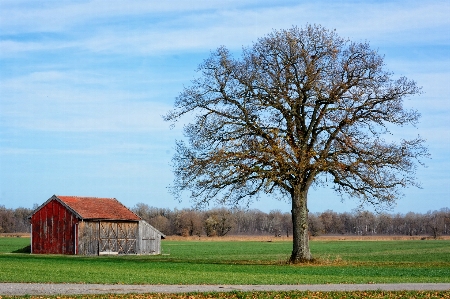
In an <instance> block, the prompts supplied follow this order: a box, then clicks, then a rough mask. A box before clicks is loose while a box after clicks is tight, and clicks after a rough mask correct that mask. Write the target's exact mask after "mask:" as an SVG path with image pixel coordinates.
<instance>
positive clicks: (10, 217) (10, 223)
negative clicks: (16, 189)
mask: <svg viewBox="0 0 450 299" xmlns="http://www.w3.org/2000/svg"><path fill="white" fill-rule="evenodd" d="M12 232H14V211H13V210H12V209H7V208H5V206H0V233H12Z"/></svg>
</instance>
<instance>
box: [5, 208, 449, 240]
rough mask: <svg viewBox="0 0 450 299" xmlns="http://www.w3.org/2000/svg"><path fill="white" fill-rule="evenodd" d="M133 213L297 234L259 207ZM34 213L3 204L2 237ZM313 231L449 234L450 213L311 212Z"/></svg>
mask: <svg viewBox="0 0 450 299" xmlns="http://www.w3.org/2000/svg"><path fill="white" fill-rule="evenodd" d="M131 210H132V211H133V212H134V213H136V214H137V215H139V216H140V217H141V218H142V219H144V220H146V221H147V222H148V223H150V224H151V225H153V226H154V227H155V228H156V229H158V230H160V231H161V232H162V233H164V234H165V235H169V236H170V235H179V236H205V235H206V236H210V237H212V236H225V235H273V236H287V237H291V236H292V220H291V217H292V216H291V214H290V213H283V212H281V211H279V210H272V211H270V212H269V213H266V212H262V211H260V210H257V209H252V210H245V209H228V208H214V209H210V210H194V209H187V208H186V209H180V210H179V209H174V210H171V209H168V208H156V207H152V206H149V205H147V204H144V203H138V204H137V205H135V206H134V207H133V208H131ZM32 213H33V209H28V208H22V207H20V208H17V209H8V208H5V206H0V233H27V232H30V223H29V219H28V217H29V216H30V215H31V214H32ZM309 231H310V234H311V235H313V236H319V235H324V234H333V235H339V234H342V235H360V236H364V235H407V236H421V235H429V236H432V237H435V238H436V237H438V236H440V235H450V209H449V208H442V209H440V210H438V211H428V212H427V213H424V214H423V213H413V212H409V213H406V214H400V213H396V214H389V213H372V212H369V211H353V212H344V213H337V212H334V211H331V210H327V211H324V212H319V213H310V214H309Z"/></svg>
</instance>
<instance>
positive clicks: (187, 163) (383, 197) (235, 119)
mask: <svg viewBox="0 0 450 299" xmlns="http://www.w3.org/2000/svg"><path fill="white" fill-rule="evenodd" d="M199 72H200V76H199V77H198V78H197V79H195V80H194V81H193V82H192V85H191V86H189V87H186V88H185V89H184V91H183V92H181V94H180V95H179V96H178V97H177V99H176V102H175V109H174V110H172V111H170V112H169V113H168V114H167V115H166V116H165V120H167V121H172V122H176V121H178V120H179V119H180V118H181V117H182V116H183V115H185V114H191V113H192V114H194V117H195V120H194V121H193V123H190V124H188V125H186V126H185V128H184V132H185V136H186V137H187V139H188V143H185V142H183V141H178V142H177V143H176V154H175V156H174V158H173V162H174V172H175V181H174V185H173V186H172V190H173V191H174V193H175V194H176V195H177V196H178V195H179V193H180V192H182V191H185V190H189V191H190V192H191V198H192V199H193V201H194V202H195V203H196V204H197V205H200V206H204V205H207V204H208V203H209V202H210V201H211V200H212V199H215V200H217V201H218V202H219V204H224V203H227V204H231V205H237V204H243V203H245V202H247V203H248V201H249V200H253V199H252V198H254V197H255V196H257V195H258V194H260V193H261V192H265V193H272V194H278V195H281V196H285V197H287V198H289V199H290V201H291V203H292V210H291V212H292V222H293V250H292V254H291V258H290V260H291V262H292V263H297V262H303V261H310V260H312V259H313V257H312V255H311V252H310V249H309V239H308V208H307V198H308V190H309V188H310V187H311V186H312V185H313V184H316V185H324V184H326V183H330V184H332V187H333V188H334V190H336V191H337V192H338V193H339V194H341V195H342V196H345V195H349V196H352V197H358V198H360V199H361V203H362V204H367V203H370V204H374V205H376V206H377V205H390V204H392V203H393V202H394V201H395V199H396V198H397V197H398V196H400V195H401V188H402V187H405V186H408V185H416V183H415V168H416V163H415V162H417V161H418V158H420V157H422V156H424V155H427V151H426V148H425V147H424V145H423V143H424V141H423V140H422V139H421V138H420V137H417V138H414V139H412V140H401V141H399V142H396V141H387V140H385V139H383V138H382V137H383V135H384V134H385V133H389V130H388V128H390V127H392V126H393V125H398V126H403V125H408V124H410V125H415V124H416V123H417V121H418V118H419V114H418V113H417V112H416V111H415V110H406V109H404V108H403V100H404V98H405V97H408V96H411V95H414V94H417V93H419V92H420V88H418V87H417V86H416V83H415V82H414V81H410V80H408V79H407V78H404V77H401V78H398V79H393V78H392V73H390V72H388V71H386V70H385V69H384V63H383V57H382V56H380V55H379V54H378V53H377V52H376V51H374V50H372V49H371V48H370V46H369V44H368V43H354V42H349V41H346V40H344V39H342V38H340V37H339V36H338V35H337V34H336V33H335V32H334V31H329V30H326V29H324V28H322V27H321V26H313V25H309V26H307V27H306V28H302V29H300V28H297V27H293V28H291V29H289V30H281V31H273V32H272V33H271V34H269V35H267V36H265V37H263V38H261V39H259V40H258V41H257V42H256V43H255V44H254V45H253V46H252V47H250V48H247V49H244V51H243V54H242V57H241V59H235V58H233V56H232V54H231V53H230V52H229V51H228V50H227V49H226V48H225V47H220V48H219V49H217V50H216V51H215V52H213V53H212V54H211V56H210V57H209V58H208V59H206V60H205V61H204V63H203V64H201V65H200V67H199ZM389 138H390V139H392V137H391V136H389ZM419 162H420V161H419Z"/></svg>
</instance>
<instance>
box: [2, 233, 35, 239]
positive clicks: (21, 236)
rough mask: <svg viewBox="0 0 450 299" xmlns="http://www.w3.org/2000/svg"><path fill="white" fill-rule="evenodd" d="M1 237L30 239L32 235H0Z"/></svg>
mask: <svg viewBox="0 0 450 299" xmlns="http://www.w3.org/2000/svg"><path fill="white" fill-rule="evenodd" d="M1 237H9V238H11V237H12V238H14V237H17V238H30V237H31V234H30V233H0V238H1Z"/></svg>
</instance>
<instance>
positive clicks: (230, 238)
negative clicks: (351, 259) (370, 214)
mask: <svg viewBox="0 0 450 299" xmlns="http://www.w3.org/2000/svg"><path fill="white" fill-rule="evenodd" d="M0 237H17V238H30V233H0ZM431 239H433V237H431V236H428V235H421V236H397V235H396V236H384V235H382V236H355V235H322V236H316V237H311V238H310V240H314V241H406V240H431ZM438 239H439V240H450V236H440V237H438ZM166 240H171V241H214V242H217V241H256V242H258V241H259V242H275V241H292V236H291V237H286V236H281V237H275V236H267V235H261V236H246V235H230V236H223V237H207V236H200V237H199V236H190V237H182V236H166Z"/></svg>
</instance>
